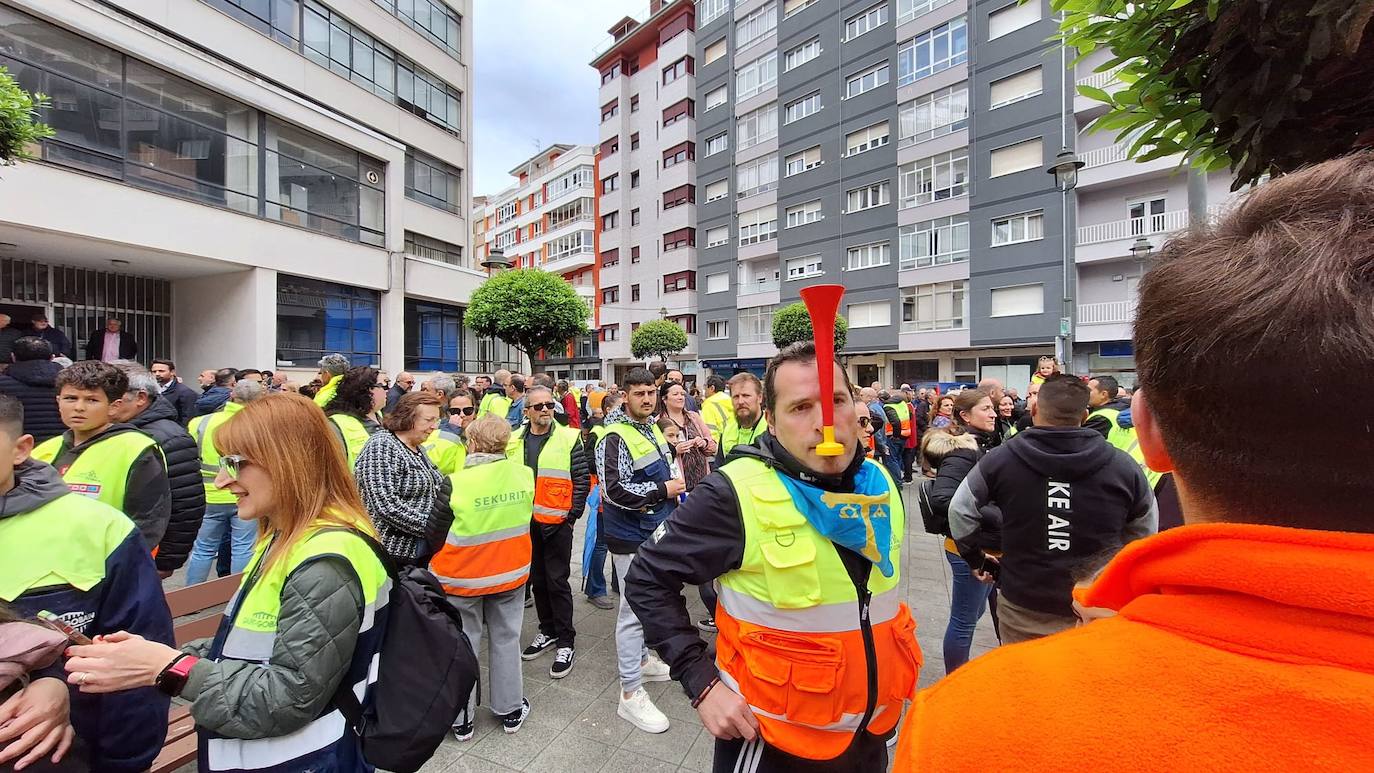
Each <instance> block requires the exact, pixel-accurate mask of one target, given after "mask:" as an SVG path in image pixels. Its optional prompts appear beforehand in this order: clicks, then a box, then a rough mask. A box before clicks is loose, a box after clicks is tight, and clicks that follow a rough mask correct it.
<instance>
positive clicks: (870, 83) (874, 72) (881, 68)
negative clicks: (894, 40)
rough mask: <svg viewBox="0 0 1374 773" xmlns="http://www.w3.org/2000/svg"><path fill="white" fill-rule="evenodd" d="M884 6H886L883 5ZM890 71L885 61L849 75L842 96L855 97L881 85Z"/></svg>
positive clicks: (884, 82)
mask: <svg viewBox="0 0 1374 773" xmlns="http://www.w3.org/2000/svg"><path fill="white" fill-rule="evenodd" d="M883 7H884V8H886V7H887V6H883ZM891 72H892V68H890V67H889V66H888V64H887V62H883V63H882V64H880V65H878V66H877V67H871V68H869V69H867V70H864V71H863V72H861V73H859V74H858V75H851V76H849V78H848V79H847V80H846V81H845V82H844V98H845V99H849V98H850V97H857V96H859V95H860V94H862V93H864V92H865V91H872V90H873V89H876V88H878V87H879V86H883V85H885V84H886V83H887V80H888V75H889V73H891Z"/></svg>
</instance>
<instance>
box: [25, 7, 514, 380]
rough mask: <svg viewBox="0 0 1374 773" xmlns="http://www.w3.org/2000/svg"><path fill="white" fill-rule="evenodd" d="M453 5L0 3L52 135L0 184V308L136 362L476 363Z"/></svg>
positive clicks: (464, 46)
mask: <svg viewBox="0 0 1374 773" xmlns="http://www.w3.org/2000/svg"><path fill="white" fill-rule="evenodd" d="M470 11H471V6H470V1H469V0H275V1H274V2H271V3H267V2H250V1H249V0H177V1H176V2H156V1H154V0H0V64H3V65H4V66H5V67H7V68H8V69H9V71H10V73H11V74H12V75H14V76H15V77H16V78H17V79H18V81H19V82H20V83H21V85H23V86H24V87H25V88H28V89H32V90H37V91H42V92H44V93H46V94H49V95H51V107H49V108H47V109H45V110H44V111H43V112H42V120H43V121H45V122H46V123H48V124H49V125H51V126H52V127H53V128H54V129H55V131H56V134H55V136H54V137H53V138H51V139H49V140H46V141H44V142H43V143H42V146H41V148H40V149H39V151H38V155H39V156H40V160H38V161H34V162H29V163H25V164H21V165H20V166H18V167H15V168H11V169H7V170H5V173H4V175H3V180H0V310H3V311H7V312H9V313H11V314H12V315H13V316H14V317H15V319H16V321H17V322H23V321H26V320H27V319H28V316H27V315H28V314H30V313H32V312H33V311H38V310H42V311H45V312H47V313H48V315H49V316H50V318H51V319H52V320H53V322H54V324H55V325H56V326H58V327H60V328H63V329H64V330H65V331H66V332H67V333H68V335H69V336H70V337H71V338H72V339H73V342H74V343H75V344H76V347H77V349H78V351H79V350H80V349H81V347H82V344H83V343H84V340H85V339H86V337H87V335H88V334H89V332H90V331H92V330H94V329H97V328H99V327H100V326H101V325H102V324H103V320H104V318H105V317H106V316H114V317H118V318H120V319H122V320H123V321H124V323H125V329H126V330H129V331H131V332H133V333H134V334H135V336H136V337H137V338H138V340H139V341H140V344H141V352H140V359H142V360H144V361H145V362H146V361H147V360H148V359H151V358H153V357H169V356H170V357H172V358H173V359H175V360H176V361H177V364H178V367H179V371H180V373H181V374H182V376H183V378H185V379H187V380H190V379H191V378H193V377H194V375H195V373H196V372H197V371H198V370H200V369H202V368H213V367H224V366H232V367H240V368H243V367H257V368H271V369H278V370H297V369H298V370H300V371H309V370H313V368H314V366H315V363H316V361H317V360H318V358H319V357H320V356H321V355H322V354H325V353H328V352H333V351H340V352H343V353H345V354H347V355H349V356H350V357H351V358H352V359H353V361H354V362H355V363H359V364H375V365H379V366H381V367H382V368H384V369H388V370H390V371H392V372H395V371H396V370H399V369H401V368H403V367H405V368H410V369H416V370H431V369H444V370H463V371H469V372H473V371H482V370H488V369H490V368H491V367H493V366H496V365H499V364H501V361H502V359H503V358H504V357H506V356H507V352H506V351H505V347H503V346H496V345H494V344H493V342H490V341H480V340H478V339H476V338H475V337H473V336H471V335H470V334H468V333H466V332H465V331H464V330H463V327H462V305H463V303H464V302H465V300H466V299H467V298H468V297H469V296H470V293H471V292H472V290H473V289H474V288H475V287H477V285H478V284H479V283H480V282H481V281H482V279H483V278H484V277H485V272H482V271H480V270H476V269H475V268H474V265H473V263H472V256H471V254H470V251H469V249H468V241H469V236H470V233H471V230H470V229H471V226H470V224H469V221H468V213H469V211H470V200H471V193H470V191H469V190H468V186H467V182H466V181H465V179H464V177H465V176H466V174H467V169H468V168H469V167H470V166H471V146H470V128H471V125H472V115H471V113H472V100H471V93H472V71H471V67H470V61H469V57H470V55H471V51H472V24H471V12H470Z"/></svg>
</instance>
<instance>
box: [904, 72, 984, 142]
mask: <svg viewBox="0 0 1374 773" xmlns="http://www.w3.org/2000/svg"><path fill="white" fill-rule="evenodd" d="M898 119H899V120H900V122H901V124H900V127H899V129H898V132H897V147H899V148H904V147H906V146H908V145H914V144H916V143H918V142H924V141H926V140H928V139H932V138H934V137H943V136H944V135H946V134H949V133H951V132H956V131H958V130H960V129H962V128H964V127H965V126H968V86H967V85H965V84H962V83H961V84H959V85H958V86H951V87H949V88H947V89H941V90H939V91H936V92H933V93H931V94H926V95H924V96H921V97H918V98H916V99H914V100H912V101H910V102H908V103H906V104H905V105H902V107H901V110H900V111H899V114H898Z"/></svg>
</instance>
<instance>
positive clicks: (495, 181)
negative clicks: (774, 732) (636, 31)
mask: <svg viewBox="0 0 1374 773" xmlns="http://www.w3.org/2000/svg"><path fill="white" fill-rule="evenodd" d="M474 6H475V7H474V9H473V16H474V19H473V24H474V25H475V26H474V27H473V39H474V48H475V49H476V51H475V52H474V60H475V61H474V63H473V64H474V70H473V76H474V77H473V81H474V83H473V91H474V95H473V99H474V102H473V123H474V126H473V136H472V143H473V145H472V148H473V151H472V155H473V167H474V169H473V170H472V181H473V182H472V185H473V187H472V191H473V193H474V194H477V195H482V194H487V193H496V192H497V191H500V190H502V189H503V188H505V187H506V186H508V185H510V184H511V182H513V178H511V176H510V175H509V174H508V173H509V172H510V169H511V167H513V166H515V165H516V164H518V163H520V162H521V161H523V160H525V159H527V158H529V157H530V156H532V155H534V154H535V152H536V150H537V148H536V140H537V141H538V144H539V146H541V147H547V146H549V145H552V144H553V143H556V142H566V143H570V144H590V143H594V142H596V140H597V126H598V124H599V121H600V115H599V114H598V108H599V105H598V104H597V99H596V97H597V90H598V89H599V88H600V83H601V82H600V78H599V77H598V76H597V73H596V70H593V69H592V68H591V66H590V65H589V64H588V62H590V61H591V60H592V56H593V51H594V49H595V48H596V47H597V46H598V45H599V44H600V43H601V42H602V41H604V40H605V39H606V38H607V37H608V35H607V33H606V30H608V29H609V28H610V26H611V25H612V24H615V23H616V22H617V21H619V20H620V19H621V18H623V17H625V16H630V15H633V16H634V17H635V18H638V19H643V18H644V14H643V13H642V12H643V11H647V2H646V0H474Z"/></svg>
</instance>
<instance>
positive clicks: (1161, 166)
mask: <svg viewBox="0 0 1374 773" xmlns="http://www.w3.org/2000/svg"><path fill="white" fill-rule="evenodd" d="M1133 144H1134V140H1130V139H1128V140H1123V141H1121V142H1117V143H1115V144H1112V145H1108V146H1106V147H1103V148H1094V149H1092V150H1085V151H1083V152H1081V153H1079V154H1078V160H1080V161H1082V162H1083V168H1082V169H1081V170H1080V171H1079V172H1078V187H1079V188H1090V187H1092V186H1094V185H1103V184H1107V183H1110V184H1113V185H1116V184H1119V183H1125V182H1131V181H1134V180H1143V179H1146V178H1149V177H1162V176H1164V175H1166V174H1168V173H1170V172H1174V171H1177V170H1178V168H1179V165H1180V164H1181V163H1182V157H1181V156H1178V155H1173V156H1165V157H1164V158H1156V159H1154V160H1151V161H1144V162H1138V161H1135V160H1134V159H1133V158H1132V157H1131V154H1130V150H1131V145H1133ZM1145 150H1148V148H1146V149H1145ZM1141 152H1145V151H1141Z"/></svg>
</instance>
